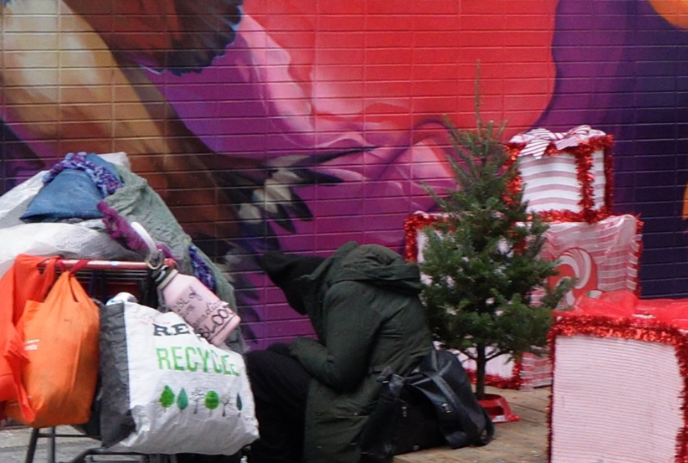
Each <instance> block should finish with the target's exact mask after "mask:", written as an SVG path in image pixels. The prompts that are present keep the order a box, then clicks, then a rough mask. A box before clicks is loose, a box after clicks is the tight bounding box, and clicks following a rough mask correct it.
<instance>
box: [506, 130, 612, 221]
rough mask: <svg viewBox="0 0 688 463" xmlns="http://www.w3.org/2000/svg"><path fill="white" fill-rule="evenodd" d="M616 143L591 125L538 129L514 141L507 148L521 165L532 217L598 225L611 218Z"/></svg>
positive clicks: (519, 184) (519, 182) (520, 181)
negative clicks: (603, 219)
mask: <svg viewBox="0 0 688 463" xmlns="http://www.w3.org/2000/svg"><path fill="white" fill-rule="evenodd" d="M613 144H614V139H613V137H612V135H607V134H605V133H604V132H602V131H601V130H596V129H592V128H590V127H589V126H587V125H581V126H579V127H575V128H573V129H571V130H569V131H568V132H565V133H558V132H550V131H549V130H547V129H542V128H539V129H534V130H531V131H529V132H525V133H520V134H518V135H515V136H514V137H512V138H511V140H510V141H509V143H507V145H506V148H507V150H508V152H509V154H510V155H511V158H512V160H513V161H514V162H515V161H518V165H519V171H520V174H521V176H520V178H519V179H518V180H517V181H516V182H514V183H513V184H512V186H511V188H514V189H519V188H522V189H523V197H524V200H527V201H528V203H529V204H528V207H529V210H530V211H531V212H538V213H539V214H540V215H541V216H542V217H544V218H545V219H550V220H560V221H561V220H571V221H586V222H591V223H592V222H595V221H597V220H600V219H602V218H604V217H606V216H608V215H609V214H610V213H611V208H612V187H613V185H612V151H611V150H612V146H613Z"/></svg>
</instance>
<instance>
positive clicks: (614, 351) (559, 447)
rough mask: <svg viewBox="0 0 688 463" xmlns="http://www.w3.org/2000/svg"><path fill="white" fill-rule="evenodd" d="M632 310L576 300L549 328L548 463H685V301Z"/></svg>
mask: <svg viewBox="0 0 688 463" xmlns="http://www.w3.org/2000/svg"><path fill="white" fill-rule="evenodd" d="M629 295H630V293H629ZM627 301H628V298H626V302H627ZM588 303H589V307H584V306H586V305H588ZM636 303H637V306H636V307H632V306H629V305H628V304H627V303H626V304H624V305H622V304H621V303H617V302H602V301H595V300H594V299H591V298H583V299H582V300H581V301H580V304H579V305H578V307H579V308H578V309H577V310H575V311H574V312H573V313H568V314H562V315H561V316H560V317H558V318H557V320H556V321H555V323H554V326H553V329H552V331H551V334H550V344H551V352H552V357H553V359H554V361H553V365H554V366H553V386H552V396H551V416H550V435H549V451H550V459H549V461H550V462H551V463H579V462H583V461H589V462H601V461H604V462H605V463H647V462H653V463H679V462H686V461H688V444H687V442H688V428H687V423H688V421H687V418H688V409H687V407H686V402H685V401H686V385H687V384H688V367H687V365H688V331H686V328H688V324H687V323H686V322H688V320H685V319H680V320H672V318H673V317H675V316H677V315H678V316H685V315H683V314H685V313H688V300H686V299H684V300H675V301H667V300H655V301H652V300H648V301H637V299H636ZM648 305H649V307H647V306H648ZM624 312H625V313H624ZM662 312H664V314H662Z"/></svg>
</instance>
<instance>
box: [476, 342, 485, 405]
mask: <svg viewBox="0 0 688 463" xmlns="http://www.w3.org/2000/svg"><path fill="white" fill-rule="evenodd" d="M475 350H476V353H477V354H478V358H477V359H476V361H475V396H476V398H477V399H478V400H482V399H484V398H485V369H486V366H487V359H486V354H485V346H484V345H478V346H476V349H475Z"/></svg>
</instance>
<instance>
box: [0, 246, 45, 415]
mask: <svg viewBox="0 0 688 463" xmlns="http://www.w3.org/2000/svg"><path fill="white" fill-rule="evenodd" d="M56 260H57V257H55V256H53V257H39V256H30V255H27V254H20V255H19V256H17V257H16V258H15V260H14V264H13V265H12V267H10V269H9V270H8V271H7V272H6V273H5V274H4V275H3V276H2V279H0V294H1V295H2V297H0V419H2V418H3V417H4V413H3V411H4V402H6V401H9V400H13V401H16V403H17V404H18V406H19V407H21V411H22V413H23V414H24V416H26V417H27V419H29V420H33V411H32V410H31V407H30V406H29V399H28V397H27V395H26V391H25V390H24V386H23V384H22V378H21V372H22V369H23V367H24V365H25V363H26V355H25V353H24V343H23V339H22V335H21V333H20V332H19V331H18V330H17V323H18V321H19V320H20V319H21V317H22V315H23V313H24V306H25V305H26V302H27V301H29V300H38V301H42V300H43V299H44V298H45V295H46V294H47V293H48V290H49V289H50V286H51V285H52V284H53V282H54V281H55V261H56ZM44 262H45V269H44V271H43V272H41V269H40V266H41V264H42V263H44Z"/></svg>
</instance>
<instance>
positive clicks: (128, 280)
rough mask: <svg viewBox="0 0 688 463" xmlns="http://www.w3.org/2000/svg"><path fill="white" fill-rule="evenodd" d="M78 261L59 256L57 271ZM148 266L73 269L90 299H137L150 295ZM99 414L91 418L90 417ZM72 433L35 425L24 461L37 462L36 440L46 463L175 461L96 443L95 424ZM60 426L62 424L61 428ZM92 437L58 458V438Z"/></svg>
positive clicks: (100, 263)
mask: <svg viewBox="0 0 688 463" xmlns="http://www.w3.org/2000/svg"><path fill="white" fill-rule="evenodd" d="M77 262H79V261H78V260H67V259H60V260H58V263H57V266H56V267H57V272H58V273H59V272H60V271H61V269H66V270H68V269H71V268H73V267H74V266H75V265H76V264H77ZM164 263H165V265H169V266H174V261H173V260H171V259H167V260H165V262H164ZM149 270H150V268H149V265H148V263H146V262H123V261H104V260H90V261H88V262H87V263H86V264H85V265H84V266H83V267H81V268H80V269H79V270H78V271H77V272H76V277H77V280H79V282H80V283H81V284H82V286H83V287H84V289H86V291H87V292H88V294H89V295H90V296H91V298H93V299H96V300H98V301H102V302H105V301H107V300H108V299H110V298H111V297H113V296H115V295H116V294H118V293H120V292H127V293H131V294H133V295H134V296H136V297H137V298H139V300H142V298H150V297H153V296H151V295H150V294H148V292H149V291H151V290H152V288H153V283H152V280H151V278H152V277H151V275H150V271H149ZM94 419H98V416H94V417H92V420H94ZM71 427H72V428H73V432H71V430H70V432H58V430H57V428H55V427H53V428H35V429H33V430H32V431H31V436H30V439H29V444H28V448H27V451H26V458H25V463H40V462H38V461H35V458H36V451H37V450H38V443H39V440H41V439H45V440H46V441H47V446H46V457H47V461H46V463H91V462H93V463H96V462H98V463H101V462H102V463H110V462H112V463H125V462H137V463H139V462H140V463H176V458H175V456H174V455H143V454H139V453H135V452H117V451H112V450H109V449H106V448H103V447H102V446H100V445H99V444H98V442H99V436H98V435H97V430H96V428H97V426H96V425H95V423H85V424H83V425H74V426H71ZM60 428H62V427H60ZM84 438H86V439H91V440H92V441H93V442H94V445H93V447H88V448H86V449H84V450H82V451H80V452H79V453H78V454H77V455H76V456H74V457H73V458H71V459H70V460H67V461H65V462H62V461H61V462H58V461H57V445H58V440H60V441H64V440H69V439H84Z"/></svg>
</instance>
